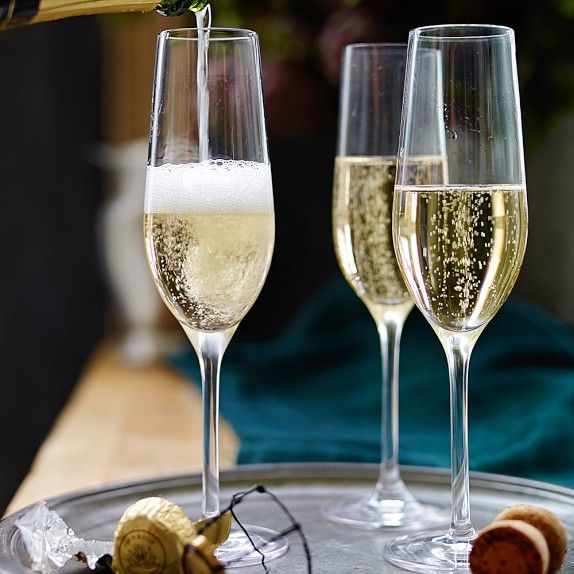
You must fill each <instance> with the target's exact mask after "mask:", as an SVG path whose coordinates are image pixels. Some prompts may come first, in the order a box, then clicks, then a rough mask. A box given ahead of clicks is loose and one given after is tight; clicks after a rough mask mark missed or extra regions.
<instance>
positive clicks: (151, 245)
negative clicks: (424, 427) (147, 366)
mask: <svg viewBox="0 0 574 574" xmlns="http://www.w3.org/2000/svg"><path fill="white" fill-rule="evenodd" d="M144 211H145V215H144V232H145V243H146V251H147V256H148V261H149V264H150V267H151V271H152V274H153V277H154V280H155V283H156V285H157V287H158V290H159V292H160V294H161V296H162V298H163V300H164V302H165V304H166V305H167V307H168V308H169V309H170V311H171V312H172V313H173V314H174V315H175V317H176V318H177V320H178V321H179V322H180V324H181V326H182V327H183V329H184V331H185V333H186V334H187V335H188V337H189V339H190V341H191V343H192V345H193V347H194V349H195V351H196V353H197V356H198V359H199V363H200V367H201V379H202V397H203V432H204V437H203V506H202V515H203V517H205V518H210V517H214V516H216V515H217V514H218V513H219V510H220V502H219V466H218V415H219V405H218V398H219V373H220V367H221V360H222V356H223V353H224V351H225V349H226V347H227V345H228V343H229V341H230V339H231V337H232V336H233V334H234V332H235V330H236V329H237V326H238V325H239V322H240V321H241V319H243V317H244V316H245V315H246V313H247V312H248V311H249V309H250V307H251V306H252V305H253V303H254V302H255V300H256V299H257V296H258V295H259V292H260V290H261V288H262V286H263V283H264V281H265V278H266V276H267V271H268V269H269V265H270V262H271V255H272V251H273V244H274V233H275V222H274V210H273V192H272V186H271V167H270V164H269V157H268V152H267V139H266V133H265V120H264V115H263V98H262V91H261V73H260V57H259V44H258V39H257V35H256V34H255V33H254V32H250V31H249V30H234V29H221V28H211V29H208V30H206V29H200V30H196V29H187V30H184V29H182V30H168V31H165V32H162V33H161V34H160V35H159V38H158V45H157V54H156V70H155V78H154V92H153V110H152V122H151V135H150V148H149V161H148V171H147V178H146V191H145V209H144ZM247 528H248V531H249V534H250V536H251V538H252V539H253V540H254V541H255V543H256V544H257V546H260V547H262V546H264V549H263V552H264V553H265V556H266V558H267V559H270V558H274V557H277V556H280V555H281V554H283V553H284V552H285V551H286V550H287V541H286V540H285V539H284V538H278V539H276V540H275V541H271V540H272V539H273V538H274V537H275V536H276V533H275V532H273V531H271V530H268V529H266V528H262V527H256V526H248V527H247ZM251 549H252V546H251V542H250V540H249V539H248V538H247V537H245V536H244V534H243V532H242V531H241V530H236V531H233V530H232V533H231V535H230V537H229V539H228V540H227V542H226V543H225V544H224V545H223V546H221V547H220V548H219V549H218V551H217V554H218V558H219V559H220V561H222V562H223V563H224V564H231V563H233V565H234V566H238V565H249V564H255V563H259V562H260V561H261V555H260V554H258V553H256V552H250V550H251Z"/></svg>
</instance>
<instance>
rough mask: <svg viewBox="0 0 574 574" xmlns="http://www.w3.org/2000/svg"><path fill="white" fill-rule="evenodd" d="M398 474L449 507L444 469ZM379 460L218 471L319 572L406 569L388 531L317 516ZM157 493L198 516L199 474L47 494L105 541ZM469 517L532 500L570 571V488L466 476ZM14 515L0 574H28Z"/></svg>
mask: <svg viewBox="0 0 574 574" xmlns="http://www.w3.org/2000/svg"><path fill="white" fill-rule="evenodd" d="M401 472H402V476H403V478H404V479H405V481H406V482H407V484H408V486H409V487H410V489H411V490H412V492H413V494H415V496H416V497H417V498H419V499H420V500H421V501H425V502H432V503H433V504H438V505H443V506H446V507H448V505H449V503H450V491H449V488H450V482H449V481H450V478H449V473H448V471H446V470H442V469H428V468H417V467H402V469H401ZM377 474H378V465H372V464H368V465H367V464H282V465H277V464H274V465H253V466H241V467H237V468H235V469H233V470H229V471H225V472H222V473H221V497H222V501H224V502H225V501H227V500H228V499H229V498H230V496H231V495H232V494H233V493H235V492H237V491H239V490H243V489H245V488H247V487H249V486H251V485H253V484H255V483H259V484H264V485H265V486H266V487H268V488H269V489H270V490H271V491H272V492H273V493H274V494H276V495H277V496H278V497H279V498H280V499H281V500H282V502H284V503H285V504H286V505H287V507H288V508H289V510H290V511H291V512H292V513H293V515H294V516H295V518H296V519H297V520H298V521H299V522H300V523H301V524H302V527H303V530H304V532H305V534H306V536H307V538H308V540H309V545H310V547H311V552H312V555H313V571H314V572H315V573H317V574H323V573H324V574H327V573H328V574H345V573H347V572H377V573H392V572H397V573H398V572H404V571H402V570H399V569H397V568H395V567H393V566H391V565H389V564H387V563H386V562H384V561H383V558H382V550H383V547H384V545H385V543H386V542H387V541H388V540H389V539H390V538H392V537H393V536H395V535H396V534H395V535H393V534H382V533H378V532H365V531H362V530H356V529H350V528H345V527H342V526H338V525H335V524H331V523H330V522H327V521H326V520H325V519H324V518H323V517H322V515H321V508H322V507H323V505H324V504H325V503H327V502H328V501H331V500H333V499H335V498H339V497H341V496H348V495H349V494H356V493H359V492H364V491H366V490H368V489H369V488H372V486H373V485H374V482H375V481H376V478H377ZM154 495H161V496H164V497H166V498H168V499H169V500H172V501H173V502H175V503H176V504H179V505H180V506H182V507H183V508H184V509H185V510H186V511H187V512H188V513H189V515H190V516H192V517H197V516H198V515H199V509H200V501H201V477H200V476H199V475H186V476H168V477H160V478H157V479H152V480H146V481H141V482H131V483H127V484H120V485H117V486H111V487H107V488H105V489H98V490H90V491H82V492H78V493H72V494H69V495H66V496H60V497H58V498H53V499H50V500H49V501H48V502H49V506H50V507H51V508H53V509H54V510H56V511H57V512H58V513H59V514H60V515H61V516H62V517H63V518H64V520H65V521H66V522H67V523H68V525H69V526H71V527H72V528H73V529H74V530H75V531H76V533H77V534H78V535H79V536H82V537H84V538H99V539H102V540H111V539H112V538H113V532H114V528H115V526H116V524H117V522H118V520H119V518H120V516H121V515H122V513H123V511H124V510H125V508H126V507H127V506H128V505H129V504H131V503H132V502H134V501H135V500H137V499H139V498H142V497H145V496H154ZM471 503H472V518H473V523H474V525H475V527H476V528H481V527H483V526H484V525H486V524H488V523H489V522H490V521H491V520H492V518H494V516H495V515H496V514H497V513H498V512H500V511H501V510H502V509H503V508H505V507H506V506H509V505H512V504H520V503H528V504H537V505H541V506H544V507H546V508H548V509H549V510H552V511H553V512H555V513H556V514H557V515H558V517H559V518H560V519H561V520H562V521H563V522H564V524H565V525H566V527H567V529H568V535H569V541H570V542H569V552H568V555H567V560H566V563H565V564H564V566H563V567H562V570H561V572H568V573H574V490H570V489H567V488H561V487H559V486H554V485H551V484H546V483H542V482H534V481H530V480H523V479H518V478H511V477H506V476H498V475H491V474H483V473H471ZM24 511H25V509H24V510H22V511H19V512H16V513H14V514H12V515H11V516H8V517H7V518H5V519H4V520H2V521H0V574H8V573H11V574H30V573H31V572H32V570H30V568H29V567H28V564H29V560H28V555H27V553H26V550H25V549H24V547H23V544H22V540H21V538H20V535H19V532H18V531H17V529H16V528H15V526H14V520H15V519H16V518H17V517H18V516H20V515H21V514H22V512H24ZM238 511H239V512H240V517H241V520H242V521H245V522H251V523H254V524H259V525H264V526H269V527H271V528H275V529H281V528H284V527H286V526H287V525H288V521H287V520H286V517H285V516H284V515H283V514H282V513H281V512H279V511H278V509H277V507H276V506H275V505H274V504H273V503H272V502H270V501H269V499H268V498H267V497H264V496H261V495H254V496H252V497H249V498H248V499H247V501H246V502H245V503H244V504H242V505H241V506H240V507H239V508H238ZM290 541H291V547H290V549H289V552H288V553H287V554H286V555H285V556H284V557H282V558H280V559H278V560H275V561H273V562H271V563H269V567H270V569H271V571H272V572H273V573H274V574H287V573H289V574H297V573H299V572H301V573H303V572H306V569H305V561H304V553H303V548H302V545H301V544H300V542H299V540H298V538H297V536H296V534H292V535H291V536H290ZM232 571H233V572H237V573H238V574H239V573H241V574H243V573H245V574H251V573H255V572H262V571H263V570H262V568H260V567H249V568H241V569H237V570H232ZM61 572H66V573H80V572H81V573H82V574H84V573H85V572H88V570H87V568H84V567H82V566H81V565H78V564H74V563H68V565H67V566H65V567H64V568H62V570H61Z"/></svg>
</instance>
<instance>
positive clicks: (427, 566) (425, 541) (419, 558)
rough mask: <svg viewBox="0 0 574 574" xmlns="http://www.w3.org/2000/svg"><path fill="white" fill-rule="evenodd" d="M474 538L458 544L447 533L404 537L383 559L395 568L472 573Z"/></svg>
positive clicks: (394, 543) (392, 544) (388, 545)
mask: <svg viewBox="0 0 574 574" xmlns="http://www.w3.org/2000/svg"><path fill="white" fill-rule="evenodd" d="M471 547H472V539H471V540H468V541H462V542H460V541H455V540H454V539H453V538H452V537H451V536H449V535H448V534H445V533H444V532H423V533H421V534H417V535H413V536H401V537H399V538H397V539H396V540H393V541H392V542H389V543H388V544H387V545H386V546H385V549H384V551H383V556H384V557H385V558H386V559H387V560H388V561H389V562H391V563H392V564H394V565H395V566H399V567H400V568H404V569H405V570H410V571H412V572H443V573H447V574H448V573H456V574H463V573H465V572H470V568H469V565H468V554H469V552H470V549H471Z"/></svg>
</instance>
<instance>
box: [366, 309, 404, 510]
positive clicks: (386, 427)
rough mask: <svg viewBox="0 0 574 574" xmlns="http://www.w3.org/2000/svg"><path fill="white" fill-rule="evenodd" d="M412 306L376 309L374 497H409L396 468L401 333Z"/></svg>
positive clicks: (381, 498)
mask: <svg viewBox="0 0 574 574" xmlns="http://www.w3.org/2000/svg"><path fill="white" fill-rule="evenodd" d="M410 309H411V304H410V303H409V304H408V306H406V308H403V306H392V307H389V306H385V307H384V308H382V310H381V311H379V313H377V314H376V315H377V318H376V322H377V330H378V332H379V338H380V342H381V366H382V401H381V421H382V424H381V466H380V471H379V479H378V481H377V485H376V486H375V492H374V498H375V500H383V499H388V498H396V499H400V500H405V501H406V500H407V499H408V500H412V497H411V495H410V494H409V493H408V491H407V490H406V488H405V486H404V483H403V481H402V480H401V477H400V472H399V350H400V345H401V333H402V330H403V324H404V322H405V319H406V316H407V314H408V312H409V311H410Z"/></svg>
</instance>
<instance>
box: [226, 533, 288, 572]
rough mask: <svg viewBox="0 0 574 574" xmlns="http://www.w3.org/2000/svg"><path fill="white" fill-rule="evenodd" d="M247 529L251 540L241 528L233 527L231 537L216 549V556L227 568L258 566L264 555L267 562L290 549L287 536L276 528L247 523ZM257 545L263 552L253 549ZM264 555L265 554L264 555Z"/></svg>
mask: <svg viewBox="0 0 574 574" xmlns="http://www.w3.org/2000/svg"><path fill="white" fill-rule="evenodd" d="M245 529H246V530H247V532H248V533H249V536H250V537H251V541H252V542H253V544H252V543H251V542H250V541H249V539H248V538H247V536H245V533H244V532H243V530H241V529H240V528H236V527H233V528H232V529H231V533H230V534H229V538H228V539H227V540H226V541H225V543H224V544H222V545H221V546H220V547H219V548H218V549H217V550H216V551H215V556H216V557H217V559H218V560H219V561H220V562H221V563H222V564H223V566H224V567H225V568H226V569H227V568H242V567H243V566H256V565H258V564H261V560H262V557H263V556H265V562H266V563H267V562H269V561H270V560H274V559H275V558H279V556H283V554H285V552H287V550H288V549H289V542H288V540H287V538H285V537H284V536H281V535H279V534H278V533H277V532H275V531H274V530H270V529H269V528H264V527H263V526H251V525H246V526H245ZM253 545H255V546H256V547H257V548H259V550H260V551H261V554H260V553H259V552H257V551H256V550H254V549H253ZM262 555H263V556H262Z"/></svg>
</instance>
